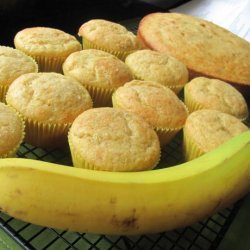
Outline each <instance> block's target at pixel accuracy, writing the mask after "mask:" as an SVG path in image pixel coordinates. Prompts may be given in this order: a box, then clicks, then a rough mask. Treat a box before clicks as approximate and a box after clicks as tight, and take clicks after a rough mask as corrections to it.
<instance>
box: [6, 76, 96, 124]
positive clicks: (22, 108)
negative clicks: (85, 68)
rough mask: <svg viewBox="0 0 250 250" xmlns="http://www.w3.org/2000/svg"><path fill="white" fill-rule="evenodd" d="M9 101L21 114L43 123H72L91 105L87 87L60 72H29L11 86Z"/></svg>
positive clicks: (8, 93) (7, 98) (7, 97)
mask: <svg viewBox="0 0 250 250" xmlns="http://www.w3.org/2000/svg"><path fill="white" fill-rule="evenodd" d="M6 101H7V103H8V104H9V105H10V106H12V107H14V108H15V109H16V110H17V111H18V112H19V113H20V114H21V115H22V116H24V117H25V118H27V119H32V120H34V121H38V122H44V123H59V124H61V123H72V122H73V120H74V119H75V118H76V117H77V116H78V115H79V114H80V113H82V112H83V111H85V110H86V109H89V108H91V107H92V101H91V98H90V95H89V93H88V91H87V90H86V89H85V88H84V87H83V86H82V85H81V84H80V83H79V82H78V81H76V80H74V79H72V78H71V77H67V76H64V75H61V74H57V73H29V74H25V75H22V76H20V77H19V78H17V79H16V80H15V81H14V82H13V83H12V84H11V85H10V87H9V90H8V92H7V95H6Z"/></svg>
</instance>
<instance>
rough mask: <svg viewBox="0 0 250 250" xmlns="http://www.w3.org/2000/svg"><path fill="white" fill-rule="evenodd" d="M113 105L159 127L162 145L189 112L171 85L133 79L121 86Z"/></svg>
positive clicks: (155, 127)
mask: <svg viewBox="0 0 250 250" xmlns="http://www.w3.org/2000/svg"><path fill="white" fill-rule="evenodd" d="M112 102H113V106H114V107H115V108H119V109H122V110H125V111H127V112H131V113H134V114H137V115H139V116H141V117H142V118H143V119H144V120H145V121H147V122H148V123H149V124H150V125H151V126H152V127H153V128H154V129H155V131H156V133H157V134H158V136H159V140H160V143H161V146H164V145H165V144H167V143H168V142H169V141H170V140H171V139H172V138H173V137H174V136H175V135H176V134H177V132H178V131H180V130H181V129H182V128H183V126H184V124H185V121H186V118H187V116H188V111H187V108H186V107H185V105H184V104H183V102H182V101H181V100H180V99H179V98H178V97H177V96H176V94H175V93H174V92H173V91H172V90H171V89H169V88H167V87H165V86H163V85H161V84H159V83H155V82H150V81H140V80H133V81H131V82H128V83H126V84H125V85H124V86H122V87H120V88H118V89H117V90H116V91H115V92H114V94H113V96H112Z"/></svg>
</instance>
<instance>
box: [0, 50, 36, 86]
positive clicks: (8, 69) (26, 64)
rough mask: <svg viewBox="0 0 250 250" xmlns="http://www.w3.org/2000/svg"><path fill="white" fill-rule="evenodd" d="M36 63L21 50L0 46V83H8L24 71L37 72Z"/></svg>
mask: <svg viewBox="0 0 250 250" xmlns="http://www.w3.org/2000/svg"><path fill="white" fill-rule="evenodd" d="M37 71H38V66H37V63H36V62H35V61H34V60H33V59H32V58H31V57H29V56H27V55H25V54H24V53H23V52H21V51H20V50H17V49H13V48H11V47H6V46H0V84H4V85H9V84H11V83H12V82H13V81H14V80H15V79H16V78H17V77H19V76H20V75H22V74H25V73H31V72H37Z"/></svg>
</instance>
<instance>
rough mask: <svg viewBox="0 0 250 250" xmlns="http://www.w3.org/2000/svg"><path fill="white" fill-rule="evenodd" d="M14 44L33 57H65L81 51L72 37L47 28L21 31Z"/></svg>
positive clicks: (32, 28)
mask: <svg viewBox="0 0 250 250" xmlns="http://www.w3.org/2000/svg"><path fill="white" fill-rule="evenodd" d="M14 44H15V47H16V48H17V49H20V50H22V51H23V52H24V53H27V54H31V55H33V56H35V55H44V56H51V57H52V56H53V57H66V56H68V55H69V54H70V53H72V52H74V51H78V50H81V44H80V43H79V42H78V41H77V39H76V38H75V37H74V36H72V35H70V34H68V33H66V32H64V31H62V30H59V29H54V28H49V27H31V28H26V29H23V30H21V31H19V32H18V33H17V34H16V35H15V38H14Z"/></svg>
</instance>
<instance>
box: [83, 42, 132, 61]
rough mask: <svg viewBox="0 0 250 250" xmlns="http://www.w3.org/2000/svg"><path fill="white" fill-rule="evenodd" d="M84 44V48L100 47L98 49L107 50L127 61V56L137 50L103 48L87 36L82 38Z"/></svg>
mask: <svg viewBox="0 0 250 250" xmlns="http://www.w3.org/2000/svg"><path fill="white" fill-rule="evenodd" d="M82 46H83V49H98V50H102V51H105V52H108V53H110V54H112V55H114V56H116V57H118V58H119V59H120V60H122V61H125V59H126V57H127V56H128V55H129V54H131V53H133V52H135V51H137V50H131V51H116V50H110V49H107V48H103V47H101V46H98V45H97V44H95V43H93V42H90V41H89V40H88V39H86V38H82Z"/></svg>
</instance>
